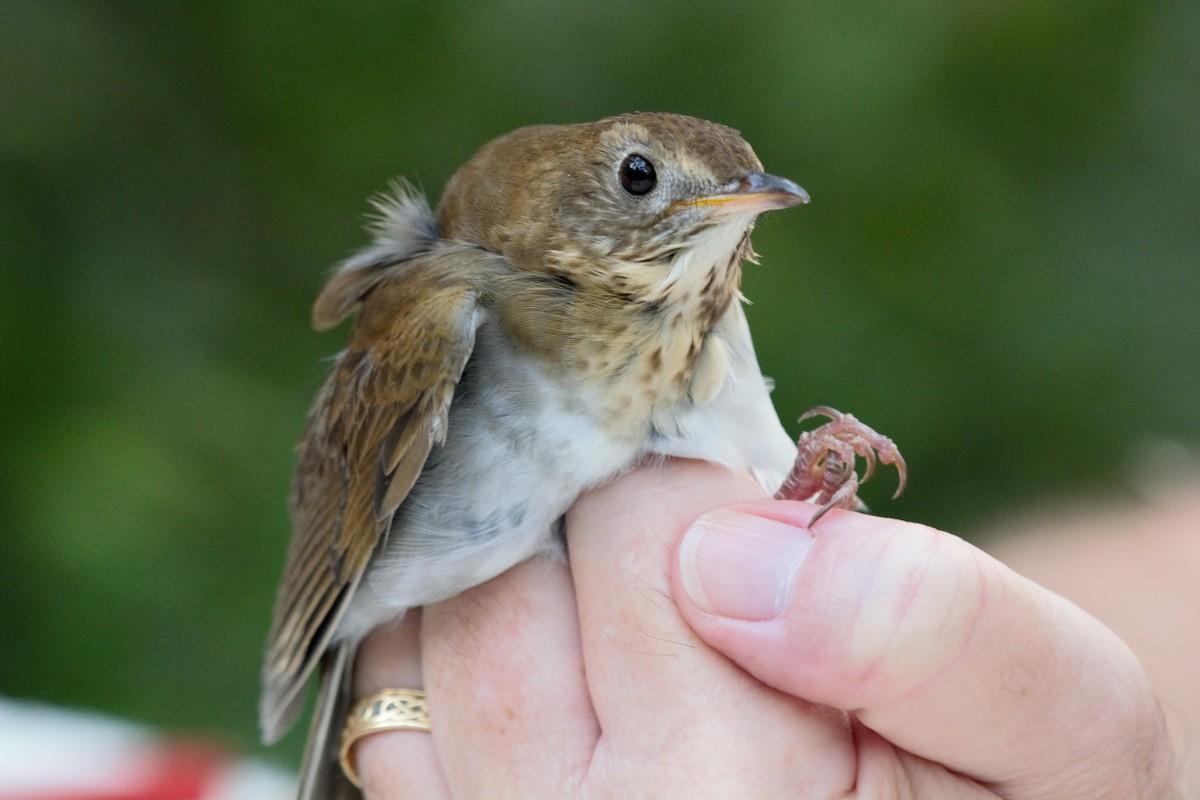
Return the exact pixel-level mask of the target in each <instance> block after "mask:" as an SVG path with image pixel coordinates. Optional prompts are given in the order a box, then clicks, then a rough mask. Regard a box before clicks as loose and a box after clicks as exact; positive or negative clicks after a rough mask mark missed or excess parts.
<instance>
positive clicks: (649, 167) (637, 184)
mask: <svg viewBox="0 0 1200 800" xmlns="http://www.w3.org/2000/svg"><path fill="white" fill-rule="evenodd" d="M657 183H658V174H657V173H656V172H655V171H654V164H652V163H651V162H650V159H648V158H646V157H645V156H643V155H641V154H640V153H632V154H630V155H628V156H625V160H624V161H622V162H621V188H622V189H624V190H625V191H627V192H629V193H630V194H632V195H635V196H638V197H640V196H641V195H644V194H648V193H649V192H650V191H651V190H652V189H653V188H654V187H655V185H656V184H657Z"/></svg>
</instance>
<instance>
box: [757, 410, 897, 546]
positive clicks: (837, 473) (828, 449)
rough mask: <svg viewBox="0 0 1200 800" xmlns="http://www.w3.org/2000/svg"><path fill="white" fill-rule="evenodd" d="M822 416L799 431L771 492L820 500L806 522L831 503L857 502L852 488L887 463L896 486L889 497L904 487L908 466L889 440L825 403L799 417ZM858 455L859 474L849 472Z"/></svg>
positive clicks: (850, 504) (844, 505) (851, 505)
mask: <svg viewBox="0 0 1200 800" xmlns="http://www.w3.org/2000/svg"><path fill="white" fill-rule="evenodd" d="M819 416H823V417H827V418H828V419H829V421H828V422H825V423H824V424H822V425H819V426H817V427H816V428H814V429H813V430H811V431H805V432H804V433H801V434H800V438H799V440H798V441H797V442H796V447H797V454H796V463H795V464H794V465H793V466H792V471H791V472H790V473H788V476H787V479H786V480H784V482H783V486H782V487H780V489H779V492H778V493H777V494H776V495H775V496H776V497H779V498H783V499H792V500H811V501H814V502H817V503H820V504H821V507H820V508H819V509H818V510H817V513H816V514H814V515H813V518H812V520H810V522H809V525H810V526H811V525H812V524H813V523H815V522H816V521H817V520H819V519H820V518H821V517H823V516H824V515H825V513H826V512H828V511H829V510H830V509H832V508H835V507H836V508H855V507H856V506H859V505H860V504H859V502H858V488H859V486H861V485H862V484H864V483H866V482H867V481H868V480H870V479H871V477H872V476H873V475H874V474H875V470H876V467H877V466H878V465H879V464H880V463H882V464H890V465H894V466H895V467H896V471H897V472H898V473H899V476H900V480H899V485H898V486H897V488H896V492H895V494H893V495H892V497H893V499H895V498H897V497H899V496H900V494H901V493H902V492H903V491H904V487H905V484H906V478H907V473H908V466H907V464H905V462H904V458H903V457H902V456H901V455H900V451H899V449H898V448H897V447H896V444H895V442H893V441H892V440H891V439H889V438H888V437H886V436H883V435H882V434H879V433H877V432H876V431H875V430H873V429H872V428H870V427H869V426H867V425H865V424H863V423H862V422H860V421H859V420H857V419H856V418H855V417H854V416H852V415H850V414H843V413H841V412H840V411H838V410H837V409H834V408H831V407H829V406H814V407H813V408H810V409H809V410H808V411H805V412H804V413H803V414H802V415H800V421H801V422H804V421H805V420H809V419H812V418H814V417H819ZM859 458H861V459H863V462H864V467H863V474H862V477H861V478H860V477H859V475H858V474H857V473H856V472H855V462H856V460H857V459H859Z"/></svg>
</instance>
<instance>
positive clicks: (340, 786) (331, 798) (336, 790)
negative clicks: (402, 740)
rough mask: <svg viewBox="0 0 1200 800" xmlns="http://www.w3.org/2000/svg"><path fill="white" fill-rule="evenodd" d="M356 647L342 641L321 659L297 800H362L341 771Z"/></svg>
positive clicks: (355, 788)
mask: <svg viewBox="0 0 1200 800" xmlns="http://www.w3.org/2000/svg"><path fill="white" fill-rule="evenodd" d="M354 651H355V644H354V643H352V642H342V643H341V644H339V645H337V646H336V647H335V648H333V649H332V650H330V651H328V652H327V653H326V654H325V655H324V657H323V658H322V659H321V684H320V687H319V688H318V690H317V702H316V706H315V707H314V708H313V715H312V726H311V727H310V728H309V732H308V744H307V745H306V746H305V748H304V761H303V763H302V764H301V766H300V787H299V790H298V792H297V795H296V796H297V799H298V800H363V795H362V792H361V791H360V790H359V789H358V787H356V786H355V785H354V784H353V783H351V782H350V779H349V778H347V777H346V775H345V773H343V772H342V766H341V762H340V761H339V760H338V755H339V752H340V749H341V740H342V724H343V723H344V722H345V721H346V714H347V713H348V712H349V710H350V700H351V697H352V696H353V695H352V693H351V680H352V678H353V675H354Z"/></svg>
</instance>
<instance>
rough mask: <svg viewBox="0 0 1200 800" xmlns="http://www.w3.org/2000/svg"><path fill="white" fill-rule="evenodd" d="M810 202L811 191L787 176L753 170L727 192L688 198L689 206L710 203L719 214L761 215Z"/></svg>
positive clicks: (707, 204) (708, 204)
mask: <svg viewBox="0 0 1200 800" xmlns="http://www.w3.org/2000/svg"><path fill="white" fill-rule="evenodd" d="M807 202H808V192H806V191H804V190H803V189H802V188H800V187H799V186H797V185H796V184H794V183H792V182H791V181H789V180H788V179H787V178H780V177H779V176H777V175H768V174H766V173H765V172H751V173H750V174H749V175H747V176H746V177H744V178H742V179H741V180H740V181H739V182H738V183H737V185H736V186H734V187H733V188H732V189H731V190H729V191H728V192H722V193H720V194H710V195H705V196H704V197H698V198H696V199H695V200H691V201H688V205H695V206H711V207H712V211H714V212H716V213H720V214H761V213H762V212H764V211H774V210H776V209H780V208H791V207H792V206H796V205H801V204H802V203H807Z"/></svg>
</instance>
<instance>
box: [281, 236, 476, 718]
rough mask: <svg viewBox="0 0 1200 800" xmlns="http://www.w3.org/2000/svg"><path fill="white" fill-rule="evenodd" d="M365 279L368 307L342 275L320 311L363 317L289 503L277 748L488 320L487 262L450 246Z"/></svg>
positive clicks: (439, 430)
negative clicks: (333, 304) (354, 311)
mask: <svg viewBox="0 0 1200 800" xmlns="http://www.w3.org/2000/svg"><path fill="white" fill-rule="evenodd" d="M442 244H443V246H434V247H433V248H432V249H431V250H430V251H429V252H427V253H423V254H419V255H417V256H415V257H413V258H409V259H407V260H405V261H404V262H402V263H400V264H393V265H389V266H387V267H385V269H384V271H385V272H387V273H390V274H385V275H383V276H382V277H381V276H380V275H379V274H378V270H376V271H374V272H370V271H364V276H363V279H362V282H363V283H364V284H366V285H368V287H369V288H368V289H367V291H366V293H365V294H364V295H362V296H358V295H354V294H353V292H350V294H347V289H348V283H353V282H352V281H348V280H347V278H346V276H344V275H341V274H339V275H338V276H335V278H334V280H331V281H330V285H329V287H328V288H327V290H326V292H323V293H322V298H321V299H318V307H320V306H321V304H322V302H323V301H326V305H327V306H328V305H330V303H329V302H328V297H327V294H328V292H330V291H335V292H338V293H341V294H343V295H346V296H351V295H353V296H354V297H355V300H356V303H357V304H360V308H361V310H360V314H359V318H358V320H357V322H356V325H355V329H354V333H353V335H352V337H351V341H350V344H349V346H348V347H347V349H346V350H345V352H343V353H342V354H341V355H340V356H339V357H338V359H337V361H336V363H335V365H334V368H333V370H332V372H331V374H330V375H329V378H328V379H327V380H326V381H325V385H324V386H323V387H322V389H321V391H320V393H319V394H318V396H317V399H316V401H315V403H314V405H313V408H312V411H311V412H310V414H309V418H308V427H307V430H306V432H305V435H304V438H303V440H302V441H301V443H300V448H299V449H300V465H299V468H298V469H297V472H296V478H295V482H294V485H293V490H292V496H291V502H290V507H291V514H292V524H293V534H292V542H291V545H290V547H289V549H288V554H287V564H286V567H285V571H284V580H283V581H282V583H281V585H280V588H279V595H278V597H277V600H276V605H275V615H274V620H273V623H272V629H271V634H270V636H269V638H268V640H267V650H266V659H265V663H264V665H263V693H262V697H261V700H260V705H259V722H260V726H261V728H262V732H263V738H264V740H267V741H273V740H275V739H277V738H278V737H279V736H281V735H282V734H283V733H284V732H285V731H286V730H287V728H288V727H290V726H291V724H292V723H293V722H294V721H295V718H296V716H297V715H298V714H299V711H300V707H301V705H302V700H303V691H302V689H303V688H304V685H305V682H306V680H307V678H308V676H309V674H310V673H311V672H312V670H313V668H314V666H315V665H316V664H317V662H318V661H319V660H320V658H321V655H322V653H323V652H324V651H325V649H326V648H327V647H328V645H329V642H330V640H331V637H332V636H333V633H334V631H335V630H336V628H337V625H338V622H339V620H340V619H341V617H342V614H343V613H344V611H345V609H346V606H347V604H348V603H349V601H350V598H351V596H352V595H353V593H354V591H355V589H356V588H357V586H358V584H359V582H360V581H361V579H362V576H363V573H364V572H365V570H366V567H367V563H368V561H369V560H370V559H371V556H372V554H373V553H374V552H375V551H376V549H377V548H378V547H379V546H380V545H381V543H382V542H383V540H384V537H385V536H386V533H387V530H388V526H389V524H390V522H391V518H392V515H393V514H394V512H395V511H396V508H397V507H398V506H399V505H400V503H402V502H403V501H404V498H405V497H406V496H407V495H408V493H409V491H410V490H411V489H412V486H413V484H414V482H415V481H416V480H417V476H418V475H419V474H420V473H421V469H422V467H423V466H424V464H425V460H426V458H427V457H428V455H429V452H430V450H431V449H432V448H433V447H434V446H435V445H438V444H440V443H441V442H442V441H443V440H444V439H445V435H446V424H447V417H448V411H449V408H450V402H451V399H452V397H453V395H454V389H455V386H456V385H457V383H458V381H459V379H460V377H461V376H462V372H463V369H464V367H465V366H466V363H467V359H468V358H469V357H470V355H471V351H472V348H473V347H474V342H475V331H476V329H477V327H478V325H479V323H480V321H481V318H482V314H483V311H482V309H481V307H480V305H479V297H478V293H477V292H476V290H475V288H474V287H475V285H477V284H476V280H475V278H476V277H477V276H478V274H479V273H480V271H481V269H482V268H485V267H486V266H487V260H488V259H494V258H495V256H490V255H488V254H486V253H483V252H482V251H479V250H474V249H472V248H465V247H456V246H451V245H448V244H446V243H442Z"/></svg>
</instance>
